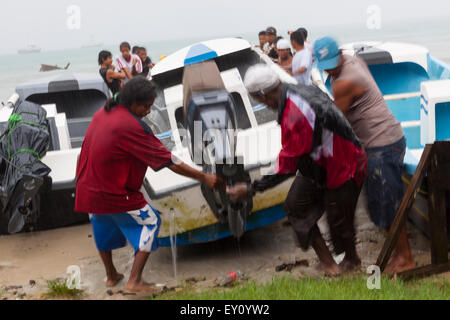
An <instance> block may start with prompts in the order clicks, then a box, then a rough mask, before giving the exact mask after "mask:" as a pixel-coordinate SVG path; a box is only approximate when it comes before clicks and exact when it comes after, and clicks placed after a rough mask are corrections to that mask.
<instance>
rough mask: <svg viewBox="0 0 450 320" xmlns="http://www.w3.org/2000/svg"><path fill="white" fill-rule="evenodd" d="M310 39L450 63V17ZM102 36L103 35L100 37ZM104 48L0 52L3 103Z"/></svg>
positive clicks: (157, 46)
mask: <svg viewBox="0 0 450 320" xmlns="http://www.w3.org/2000/svg"><path fill="white" fill-rule="evenodd" d="M306 27H307V28H308V29H309V33H310V35H309V39H308V40H309V41H310V42H312V41H314V39H316V38H318V37H321V36H324V35H332V36H334V37H336V38H337V39H338V40H339V42H340V43H346V42H358V41H367V40H379V41H398V42H408V43H415V44H419V45H423V46H425V47H427V48H428V49H429V51H430V53H431V55H432V56H434V57H436V58H438V59H441V60H443V61H445V62H448V63H450V31H449V30H450V19H443V18H441V19H438V20H414V21H412V20H411V21H403V22H396V23H386V24H382V27H381V29H379V30H369V29H368V28H367V27H366V26H365V25H364V24H363V23H361V24H356V25H355V24H353V25H345V24H344V25H339V26H321V27H315V28H313V27H311V28H309V27H308V26H306ZM257 33H258V30H255V32H252V33H243V34H228V35H227V34H220V35H219V34H218V35H217V36H209V37H204V38H193V39H181V40H170V41H150V42H148V41H145V39H143V42H142V43H137V44H135V43H132V44H131V45H132V46H133V45H141V46H146V47H147V50H148V53H149V55H150V56H151V57H152V59H153V60H154V61H159V57H160V56H162V55H169V54H171V53H173V52H175V51H176V50H178V49H181V48H183V47H185V46H188V45H190V44H192V43H195V42H198V41H202V40H208V39H213V38H221V37H242V38H244V39H247V40H249V41H250V42H252V43H254V44H256V42H257ZM279 34H280V35H281V36H284V37H288V36H287V30H279ZM99 40H101V39H99ZM102 49H106V50H109V51H111V52H112V53H113V54H116V53H117V52H118V51H119V50H118V43H117V44H110V45H105V46H103V47H101V48H100V47H99V48H85V49H81V48H75V49H66V50H59V51H45V50H44V51H43V52H41V53H36V54H26V55H19V54H9V55H0V103H1V102H6V100H7V99H8V98H9V97H10V96H11V95H12V94H13V93H14V89H15V87H16V86H17V85H18V84H20V83H24V82H28V81H31V80H35V79H39V78H42V77H48V76H53V75H55V74H58V73H62V72H69V73H77V72H82V73H86V72H98V71H97V70H98V64H97V55H98V52H99V51H100V50H102ZM69 62H70V64H71V65H70V67H69V69H68V70H67V71H52V72H45V73H42V72H39V69H40V66H41V64H49V65H58V66H60V67H64V66H66V64H67V63H69Z"/></svg>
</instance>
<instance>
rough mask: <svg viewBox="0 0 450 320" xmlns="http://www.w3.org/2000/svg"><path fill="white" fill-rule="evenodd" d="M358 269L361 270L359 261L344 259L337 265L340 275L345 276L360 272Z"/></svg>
mask: <svg viewBox="0 0 450 320" xmlns="http://www.w3.org/2000/svg"><path fill="white" fill-rule="evenodd" d="M360 269H361V260H359V259H356V260H349V259H344V260H342V262H341V263H340V264H339V270H340V271H341V272H342V273H346V274H348V273H355V272H358V271H361V270H360Z"/></svg>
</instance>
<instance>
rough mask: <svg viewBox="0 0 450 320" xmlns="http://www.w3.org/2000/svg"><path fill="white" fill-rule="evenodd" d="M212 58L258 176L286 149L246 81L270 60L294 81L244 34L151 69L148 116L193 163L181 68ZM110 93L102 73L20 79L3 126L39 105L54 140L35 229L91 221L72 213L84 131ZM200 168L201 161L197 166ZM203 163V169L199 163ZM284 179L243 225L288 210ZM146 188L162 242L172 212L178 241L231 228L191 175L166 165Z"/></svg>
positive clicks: (0, 115)
mask: <svg viewBox="0 0 450 320" xmlns="http://www.w3.org/2000/svg"><path fill="white" fill-rule="evenodd" d="M211 59H214V60H215V61H216V63H217V65H218V66H219V69H220V75H221V77H222V79H223V82H224V84H225V87H226V89H227V90H228V91H229V92H230V93H231V95H232V97H233V99H234V100H235V101H236V108H237V111H238V112H237V114H238V119H237V120H238V127H239V134H238V137H237V155H238V156H242V157H243V159H244V166H245V170H247V171H249V172H250V175H251V178H252V179H255V178H258V177H259V176H261V172H262V171H261V168H262V167H267V166H268V165H270V164H272V163H273V162H274V161H275V159H276V157H277V155H278V152H279V150H280V148H281V145H280V130H279V128H278V125H277V123H276V121H275V119H276V114H275V113H273V112H272V111H269V110H268V109H267V108H266V107H265V106H262V105H259V104H257V103H255V102H254V101H252V100H251V99H250V97H249V95H248V93H247V91H246V89H245V87H244V84H243V82H242V79H243V76H244V73H245V71H246V70H247V68H248V67H249V66H251V65H254V64H256V63H261V62H263V63H267V64H269V65H270V66H272V68H273V69H274V70H275V71H276V72H277V73H278V74H279V75H280V78H282V79H283V80H284V81H288V82H293V83H295V80H294V79H293V78H292V77H291V76H289V75H288V74H287V73H285V72H284V71H283V70H282V69H281V68H279V67H278V66H277V65H275V64H273V62H272V61H271V60H270V59H268V58H267V57H266V56H265V55H263V54H262V53H261V52H260V51H259V50H258V49H253V48H252V46H251V45H250V43H249V42H247V41H245V40H242V39H234V38H230V39H218V40H212V41H206V42H202V43H198V44H194V45H192V46H189V47H187V48H184V49H182V50H180V51H177V52H175V53H174V54H172V55H170V56H168V57H167V58H166V59H164V60H163V61H161V62H160V63H159V64H158V65H157V66H155V68H154V69H153V71H152V76H153V80H154V81H155V82H156V83H157V84H158V85H159V87H160V91H159V95H158V98H157V101H156V103H155V105H154V106H153V108H152V112H151V113H150V116H149V117H148V118H146V119H145V121H146V122H147V123H149V124H150V126H151V128H152V129H153V131H154V133H155V134H156V135H157V136H158V138H159V139H161V141H162V142H163V143H164V144H165V145H166V147H167V148H168V149H169V150H171V151H172V152H173V153H174V154H176V155H177V156H178V157H179V158H181V159H182V160H183V161H185V162H186V163H188V164H190V165H192V166H195V165H194V163H193V161H192V159H191V157H190V155H189V150H188V147H187V146H183V143H182V142H181V139H180V135H179V127H178V123H179V121H178V120H179V119H180V115H181V113H180V111H181V110H182V106H183V87H182V84H181V82H182V75H183V69H184V67H185V65H188V64H194V63H198V62H202V61H205V60H211ZM109 96H110V93H109V91H108V89H107V87H106V85H105V84H104V82H103V80H102V79H101V78H100V76H98V75H97V74H94V75H83V74H75V75H68V74H62V75H58V76H55V77H52V78H45V79H41V80H38V81H34V82H31V83H26V84H23V85H19V86H18V87H17V88H16V93H15V94H14V95H13V96H12V97H11V99H10V101H9V103H8V105H7V107H4V108H2V109H1V110H0V123H3V128H4V127H6V124H7V121H8V119H9V117H10V116H11V113H12V111H13V108H14V106H16V105H18V104H20V103H21V101H30V102H34V103H37V104H39V105H42V106H43V107H44V108H45V109H46V111H47V118H48V120H49V127H50V133H51V140H52V143H51V146H50V150H49V151H48V152H47V154H46V156H45V157H44V158H43V159H42V162H43V163H45V164H46V165H48V166H49V167H50V168H51V170H52V171H51V173H50V177H51V178H52V181H53V186H52V190H51V191H47V192H42V193H41V208H40V215H39V219H38V223H37V225H36V226H35V229H49V228H56V227H62V226H66V225H70V224H73V223H78V222H86V221H87V220H88V219H87V216H86V215H85V214H81V213H76V212H73V209H74V197H75V193H74V190H75V189H74V188H75V168H76V162H77V157H78V155H79V153H80V147H81V144H82V141H83V137H84V134H85V132H86V129H87V127H88V125H89V123H90V119H91V117H92V116H93V114H94V113H95V112H96V111H97V110H98V109H99V108H101V107H102V106H103V105H104V103H105V101H106V99H107V98H108V97H109ZM268 144H269V145H268ZM197 168H199V167H197ZM199 169H201V168H199ZM289 186H290V182H289V181H287V182H285V183H284V184H282V185H280V186H279V187H278V188H275V189H273V190H270V191H268V192H266V193H264V194H259V195H257V196H256V198H255V199H254V202H253V213H252V215H251V216H250V217H249V218H248V220H247V224H246V230H251V229H255V228H259V227H262V226H265V225H268V224H270V223H273V222H275V221H277V220H279V219H281V218H283V217H284V216H285V214H284V212H283V209H282V204H283V202H284V199H285V197H286V194H287V191H288V189H289ZM142 192H143V194H144V195H145V197H146V198H147V199H148V201H149V202H150V203H151V204H152V205H153V206H154V207H155V208H156V209H157V210H159V211H160V212H161V213H162V219H163V222H162V228H161V232H160V235H159V236H160V240H161V241H160V242H161V244H162V245H170V241H169V231H170V230H169V229H170V219H169V217H170V214H169V213H171V214H173V215H174V216H175V224H176V235H177V244H178V245H184V244H192V243H200V242H206V241H213V240H217V239H220V238H223V237H227V236H230V235H231V232H230V229H229V228H228V225H227V224H224V223H220V222H219V221H218V218H217V217H216V216H215V215H214V213H213V212H212V210H211V209H210V207H209V205H208V202H207V200H206V199H205V198H204V196H203V195H202V192H201V186H200V184H199V183H197V182H196V181H194V180H191V179H188V178H185V177H181V176H179V175H176V174H175V173H173V172H172V171H170V170H168V169H165V170H162V171H160V172H153V171H152V170H151V169H149V170H148V172H147V175H146V179H145V181H144V186H143V188H142Z"/></svg>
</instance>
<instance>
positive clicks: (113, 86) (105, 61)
mask: <svg viewBox="0 0 450 320" xmlns="http://www.w3.org/2000/svg"><path fill="white" fill-rule="evenodd" d="M98 64H99V65H100V70H99V72H100V75H101V76H102V78H103V80H104V81H105V83H106V85H107V86H108V88H109V90H111V92H112V94H113V95H115V94H116V93H118V92H119V91H120V88H121V81H120V80H122V79H125V78H126V77H127V76H126V75H125V73H124V72H123V71H120V72H115V71H114V66H113V59H112V53H111V52H109V51H105V50H103V51H100V53H99V54H98Z"/></svg>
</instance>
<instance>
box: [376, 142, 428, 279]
mask: <svg viewBox="0 0 450 320" xmlns="http://www.w3.org/2000/svg"><path fill="white" fill-rule="evenodd" d="M432 152H433V145H431V144H427V145H426V147H425V150H424V151H423V154H422V157H421V158H420V161H419V165H418V166H417V168H416V171H415V172H414V175H413V177H412V179H411V183H410V185H409V187H408V189H407V190H406V193H405V196H404V197H403V200H402V203H401V204H400V208H399V210H398V212H397V215H396V216H395V219H394V222H393V224H392V226H391V228H390V232H389V233H388V236H387V238H386V241H385V242H384V245H383V248H382V249H381V252H380V255H379V256H378V259H377V265H378V266H379V267H380V269H381V272H383V271H384V269H385V268H386V265H387V263H388V261H389V258H390V257H391V255H392V252H393V251H394V249H395V247H396V245H397V241H398V237H399V236H400V232H401V229H402V228H403V226H404V225H405V221H406V217H407V216H408V213H409V211H410V210H411V207H412V205H413V204H414V201H415V200H416V197H417V193H418V192H419V189H420V186H421V184H422V181H423V178H424V177H425V174H426V172H427V170H428V168H429V166H430V160H431V155H432Z"/></svg>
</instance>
